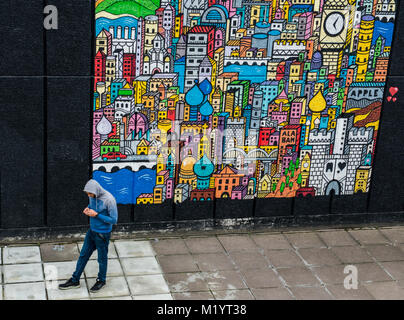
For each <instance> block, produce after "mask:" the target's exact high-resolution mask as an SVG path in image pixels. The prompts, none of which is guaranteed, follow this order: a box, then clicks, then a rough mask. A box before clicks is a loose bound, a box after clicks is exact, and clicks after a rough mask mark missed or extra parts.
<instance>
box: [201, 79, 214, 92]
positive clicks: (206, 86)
mask: <svg viewBox="0 0 404 320" xmlns="http://www.w3.org/2000/svg"><path fill="white" fill-rule="evenodd" d="M199 89H201V91H202V92H203V94H205V95H208V94H210V93H211V92H212V89H213V88H212V84H211V83H210V81H209V80H208V79H205V80H203V81H202V82H201V83H200V84H199Z"/></svg>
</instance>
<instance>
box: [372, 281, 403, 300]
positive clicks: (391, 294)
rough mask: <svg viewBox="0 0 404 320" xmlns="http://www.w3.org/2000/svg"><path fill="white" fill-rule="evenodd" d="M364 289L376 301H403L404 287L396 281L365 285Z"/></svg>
mask: <svg viewBox="0 0 404 320" xmlns="http://www.w3.org/2000/svg"><path fill="white" fill-rule="evenodd" d="M365 288H366V290H367V291H368V292H369V293H370V294H371V295H372V296H373V297H375V299H377V300H404V287H403V286H401V285H400V284H399V283H398V282H397V281H389V282H373V283H367V284H365Z"/></svg>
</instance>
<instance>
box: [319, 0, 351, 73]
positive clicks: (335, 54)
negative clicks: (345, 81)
mask: <svg viewBox="0 0 404 320" xmlns="http://www.w3.org/2000/svg"><path fill="white" fill-rule="evenodd" d="M355 2H356V1H355V0H329V1H326V2H325V3H324V7H323V12H322V19H321V29H320V48H321V53H322V55H323V64H324V65H326V66H328V72H329V74H336V75H337V76H339V72H340V67H341V60H342V54H343V52H344V50H345V49H346V48H347V47H348V46H349V44H350V42H351V38H352V23H353V18H354V13H355Z"/></svg>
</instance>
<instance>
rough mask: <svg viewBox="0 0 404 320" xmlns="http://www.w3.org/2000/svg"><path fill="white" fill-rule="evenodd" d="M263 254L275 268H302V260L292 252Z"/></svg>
mask: <svg viewBox="0 0 404 320" xmlns="http://www.w3.org/2000/svg"><path fill="white" fill-rule="evenodd" d="M264 254H265V256H266V257H267V258H268V260H269V262H270V264H271V265H272V266H274V267H275V268H282V267H294V266H304V263H303V261H302V259H300V257H299V256H298V255H297V254H296V253H295V252H294V251H293V250H265V251H264Z"/></svg>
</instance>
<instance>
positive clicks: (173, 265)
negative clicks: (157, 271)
mask: <svg viewBox="0 0 404 320" xmlns="http://www.w3.org/2000/svg"><path fill="white" fill-rule="evenodd" d="M157 260H158V262H159V264H160V266H161V269H162V270H163V272H164V273H171V272H196V271H199V269H198V266H197V265H196V263H195V261H194V258H193V256H191V255H190V254H178V255H169V256H158V257H157Z"/></svg>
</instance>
